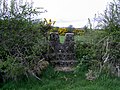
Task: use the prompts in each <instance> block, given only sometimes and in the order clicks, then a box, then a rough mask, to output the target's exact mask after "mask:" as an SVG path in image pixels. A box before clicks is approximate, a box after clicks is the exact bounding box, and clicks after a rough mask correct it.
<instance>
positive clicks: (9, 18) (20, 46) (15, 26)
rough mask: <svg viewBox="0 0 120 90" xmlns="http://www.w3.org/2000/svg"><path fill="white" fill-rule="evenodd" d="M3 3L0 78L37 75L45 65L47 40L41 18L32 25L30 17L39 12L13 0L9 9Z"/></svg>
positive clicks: (0, 37) (0, 33)
mask: <svg viewBox="0 0 120 90" xmlns="http://www.w3.org/2000/svg"><path fill="white" fill-rule="evenodd" d="M3 3H5V2H3ZM4 5H5V6H6V3H5V4H4ZM5 6H4V7H3V9H6V12H4V11H2V10H1V12H2V14H1V17H0V72H1V73H0V74H2V75H1V77H0V78H3V80H4V81H6V80H9V79H12V80H18V79H21V78H22V77H24V76H26V77H29V76H30V75H32V76H34V77H36V78H38V77H37V75H38V76H39V75H40V74H41V71H42V70H43V69H44V68H45V67H46V66H47V65H48V62H46V61H44V60H43V58H44V56H43V52H46V47H47V42H46V39H45V37H44V35H43V34H42V33H41V31H42V30H41V28H40V27H41V26H44V24H42V22H41V21H40V22H41V23H39V22H38V23H35V24H34V23H33V20H32V17H31V16H33V15H38V14H40V13H41V12H38V11H36V10H35V9H33V8H32V7H31V6H30V4H26V5H23V6H20V7H18V6H16V3H15V0H11V7H10V9H9V8H5ZM42 29H44V30H45V29H46V28H42Z"/></svg>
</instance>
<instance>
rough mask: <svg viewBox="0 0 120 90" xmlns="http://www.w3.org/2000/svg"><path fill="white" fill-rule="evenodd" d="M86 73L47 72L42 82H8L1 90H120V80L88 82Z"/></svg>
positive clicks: (108, 78) (34, 80) (109, 79)
mask: <svg viewBox="0 0 120 90" xmlns="http://www.w3.org/2000/svg"><path fill="white" fill-rule="evenodd" d="M84 74H85V73H84V72H79V73H77V74H75V73H73V72H68V73H65V72H55V71H53V70H52V69H51V70H50V69H49V70H46V71H45V72H44V73H43V75H42V79H41V81H38V80H36V79H34V78H32V79H29V80H25V81H19V82H12V81H10V82H8V83H7V84H4V85H3V86H2V87H1V89H0V90H120V87H119V85H120V82H119V81H120V78H113V77H106V76H102V77H100V78H99V79H97V80H94V81H88V80H86V79H85V75H84Z"/></svg>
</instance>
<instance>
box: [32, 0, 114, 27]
mask: <svg viewBox="0 0 120 90" xmlns="http://www.w3.org/2000/svg"><path fill="white" fill-rule="evenodd" d="M110 1H112V0H33V2H34V4H33V5H34V7H44V9H45V10H47V11H48V12H46V13H43V14H41V15H40V16H38V18H47V19H52V20H53V21H56V23H55V26H59V27H67V26H69V25H73V27H76V28H81V27H84V26H85V25H86V24H87V23H88V18H90V19H93V18H94V16H95V14H98V13H102V12H103V11H104V10H105V9H106V5H107V4H108V3H109V2H110Z"/></svg>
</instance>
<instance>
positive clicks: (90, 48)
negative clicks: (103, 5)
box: [0, 0, 120, 90]
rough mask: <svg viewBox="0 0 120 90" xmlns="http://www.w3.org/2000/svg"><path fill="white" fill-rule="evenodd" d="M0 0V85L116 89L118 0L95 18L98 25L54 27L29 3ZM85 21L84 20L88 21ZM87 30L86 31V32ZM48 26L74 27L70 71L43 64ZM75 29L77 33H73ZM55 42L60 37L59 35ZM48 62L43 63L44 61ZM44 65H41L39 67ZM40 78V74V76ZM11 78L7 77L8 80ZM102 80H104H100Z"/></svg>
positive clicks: (52, 89) (23, 88)
mask: <svg viewBox="0 0 120 90" xmlns="http://www.w3.org/2000/svg"><path fill="white" fill-rule="evenodd" d="M7 4H8V2H7V1H5V0H3V1H2V2H0V5H2V7H0V80H1V81H0V82H1V83H0V85H1V89H2V90H6V89H8V90H16V89H17V90H28V89H29V90H30V89H31V90H37V89H38V90H39V89H41V90H56V89H62V90H70V89H72V90H77V89H78V90H96V89H97V90H106V89H107V90H113V89H114V90H119V89H120V88H119V84H120V82H119V78H117V77H115V76H118V77H119V76H120V54H119V53H120V39H119V38H120V0H116V1H114V2H111V3H110V4H109V5H108V8H107V9H106V10H105V12H104V13H103V14H101V15H99V16H98V18H96V20H97V21H98V27H99V28H101V30H92V27H91V25H90V29H88V28H87V27H85V31H83V30H77V29H74V28H71V26H70V27H68V28H65V29H63V28H59V27H58V28H57V27H56V28H55V27H52V26H51V25H52V24H54V23H55V22H52V21H51V19H50V20H49V22H48V21H47V20H46V19H44V22H43V21H37V22H36V20H35V19H34V18H32V17H33V16H34V15H39V14H41V13H43V12H41V11H38V10H36V9H33V7H32V4H30V3H26V4H25V5H17V3H16V0H11V1H10V7H8V6H7ZM89 22H90V20H89ZM88 30H89V32H88ZM49 31H55V32H56V31H58V32H59V34H61V35H64V34H65V33H66V32H67V31H68V32H72V31H73V32H74V33H75V34H76V35H75V53H76V59H77V60H78V65H77V67H76V70H75V71H74V72H68V73H65V72H57V71H54V70H53V67H51V66H50V65H49V63H48V60H49V58H48V57H47V55H46V54H47V51H48V40H49V36H48V35H49ZM77 34H79V35H77ZM60 38H61V43H63V42H64V36H60ZM48 65H49V66H48ZM46 68H47V70H45V69H46ZM40 77H41V78H40ZM10 80H13V81H10ZM105 81H106V82H105Z"/></svg>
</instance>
